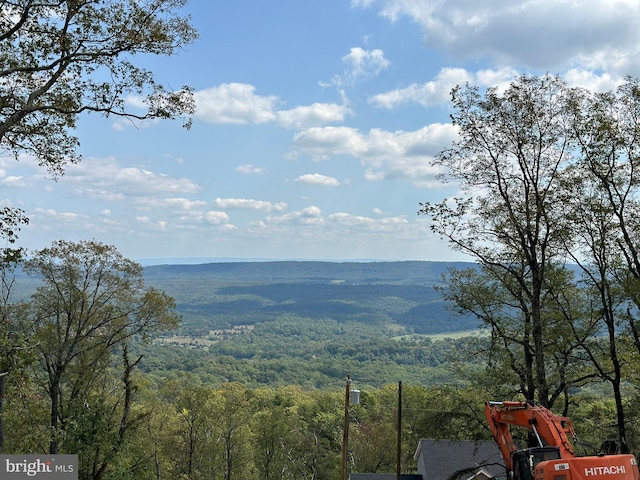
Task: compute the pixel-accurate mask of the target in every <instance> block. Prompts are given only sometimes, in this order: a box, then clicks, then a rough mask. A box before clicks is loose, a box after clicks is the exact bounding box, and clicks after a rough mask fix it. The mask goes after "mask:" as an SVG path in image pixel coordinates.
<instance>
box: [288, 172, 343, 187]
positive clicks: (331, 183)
mask: <svg viewBox="0 0 640 480" xmlns="http://www.w3.org/2000/svg"><path fill="white" fill-rule="evenodd" d="M296 183H301V184H305V185H321V186H324V187H337V186H338V185H340V182H339V181H338V180H337V179H335V178H333V177H327V176H326V175H320V174H319V173H308V174H306V175H300V176H299V177H298V178H296Z"/></svg>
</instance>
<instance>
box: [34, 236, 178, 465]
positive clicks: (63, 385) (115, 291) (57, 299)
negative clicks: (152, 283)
mask: <svg viewBox="0 0 640 480" xmlns="http://www.w3.org/2000/svg"><path fill="white" fill-rule="evenodd" d="M24 269H25V271H26V272H27V273H28V274H30V275H33V276H37V277H39V278H40V279H41V280H42V286H40V287H38V288H37V290H36V292H35V293H34V294H33V295H32V297H31V302H30V306H29V310H28V311H27V314H28V319H29V320H30V322H31V324H32V325H33V328H34V338H35V339H36V347H35V348H36V351H37V354H38V358H39V362H40V365H41V367H42V372H43V373H44V376H45V385H44V387H45V390H46V392H47V395H48V398H49V402H50V403H49V405H50V423H49V428H50V432H51V437H50V443H49V452H50V453H58V452H60V451H64V449H65V436H66V435H65V434H66V433H68V431H69V429H70V428H71V422H72V420H73V416H74V414H75V413H76V412H77V410H78V409H79V408H83V407H84V408H86V409H91V408H95V407H97V405H93V406H92V405H91V401H92V399H93V398H94V392H96V391H100V390H101V386H100V382H101V381H102V379H103V378H104V377H103V376H102V372H103V371H104V369H105V368H107V367H108V365H109V363H110V360H111V355H112V354H113V353H114V352H115V351H116V349H118V348H126V345H127V343H128V342H130V341H131V340H132V339H133V338H135V337H145V336H146V335H149V334H151V333H153V332H157V331H162V330H166V329H173V328H175V327H176V326H177V325H178V322H179V316H178V315H177V314H176V313H175V312H174V308H175V305H174V302H173V299H172V298H171V297H169V296H168V295H166V294H165V293H163V292H159V291H156V290H154V289H152V288H144V282H143V278H142V267H141V266H140V265H139V264H137V263H135V262H133V261H131V260H128V259H126V258H124V257H123V256H122V255H121V254H120V253H119V252H118V251H117V250H116V249H115V247H113V246H108V245H104V244H102V243H99V242H96V241H82V242H77V243H74V242H67V241H58V242H54V244H53V245H52V246H51V247H48V248H45V249H42V250H39V251H37V252H35V254H34V255H33V257H31V258H30V259H28V260H27V261H26V262H25V265H24ZM131 366H132V364H131V363H125V373H126V369H127V368H129V367H131ZM124 382H125V388H126V385H127V379H126V378H125V380H124ZM126 393H127V391H126V390H125V394H126ZM129 393H130V392H129ZM125 408H126V405H125ZM123 415H126V412H125V413H123ZM123 421H124V422H125V424H126V421H127V419H126V418H123ZM121 436H122V432H119V433H118V436H117V438H120V437H121ZM116 441H117V439H114V442H116Z"/></svg>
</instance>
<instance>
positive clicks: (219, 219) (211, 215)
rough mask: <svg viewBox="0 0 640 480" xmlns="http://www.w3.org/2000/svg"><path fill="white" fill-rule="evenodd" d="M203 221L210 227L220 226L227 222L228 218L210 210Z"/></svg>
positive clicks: (224, 214) (222, 213)
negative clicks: (210, 225)
mask: <svg viewBox="0 0 640 480" xmlns="http://www.w3.org/2000/svg"><path fill="white" fill-rule="evenodd" d="M205 219H206V220H207V222H209V223H210V224H212V225H220V224H223V223H227V222H228V221H229V216H228V215H227V214H226V213H224V212H218V211H215V210H210V211H208V212H207V213H206V214H205Z"/></svg>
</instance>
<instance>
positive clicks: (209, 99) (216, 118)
mask: <svg viewBox="0 0 640 480" xmlns="http://www.w3.org/2000/svg"><path fill="white" fill-rule="evenodd" d="M194 96H195V100H196V118H199V119H200V120H203V121H205V122H208V123H229V124H260V123H277V124H279V125H280V126H282V127H284V128H298V129H299V128H308V127H310V126H318V125H326V124H329V123H334V122H341V121H342V120H344V118H345V116H346V115H348V114H349V113H350V110H349V108H347V107H346V106H344V105H339V104H335V103H313V104H311V105H300V106H297V107H294V108H289V109H285V108H279V107H280V106H281V104H282V103H283V102H281V100H280V99H279V98H278V97H276V96H274V95H267V96H262V95H258V94H256V88H255V87H254V86H253V85H249V84H246V83H225V84H222V85H218V86H215V87H211V88H207V89H205V90H200V91H198V92H196V93H195V94H194Z"/></svg>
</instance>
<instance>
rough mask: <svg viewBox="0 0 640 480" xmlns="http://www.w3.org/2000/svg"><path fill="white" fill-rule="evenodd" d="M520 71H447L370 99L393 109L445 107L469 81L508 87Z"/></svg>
mask: <svg viewBox="0 0 640 480" xmlns="http://www.w3.org/2000/svg"><path fill="white" fill-rule="evenodd" d="M516 75H517V72H516V71H515V70H514V69H511V68H502V69H498V70H481V71H479V72H476V73H472V72H469V71H467V70H465V69H464V68H443V69H442V70H440V72H439V73H438V75H437V76H436V77H435V78H434V79H433V80H431V81H429V82H426V83H421V84H418V83H413V84H411V85H409V86H407V87H404V88H399V89H395V90H391V91H389V92H385V93H380V94H378V95H374V96H372V97H370V98H369V103H371V104H373V105H375V106H377V107H381V108H387V109H392V108H396V107H398V106H400V105H404V104H419V105H422V106H424V107H430V106H433V105H443V104H445V103H447V102H449V101H450V99H451V96H450V93H451V90H452V89H453V88H454V87H455V86H457V85H462V84H464V83H466V82H469V83H471V84H474V85H478V86H485V87H494V86H498V87H500V86H505V85H507V84H508V83H509V82H511V81H512V80H513V79H514V78H515V77H516Z"/></svg>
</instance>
